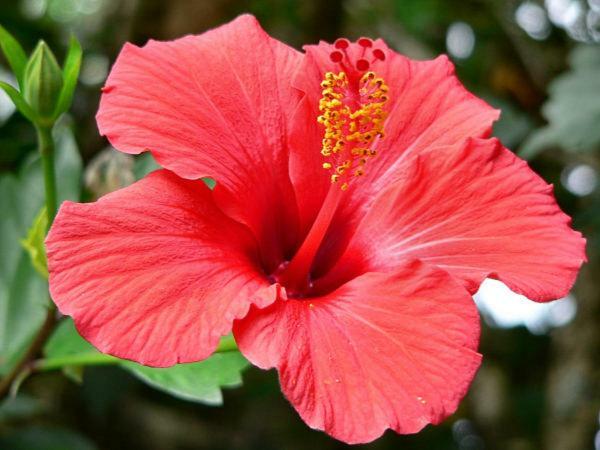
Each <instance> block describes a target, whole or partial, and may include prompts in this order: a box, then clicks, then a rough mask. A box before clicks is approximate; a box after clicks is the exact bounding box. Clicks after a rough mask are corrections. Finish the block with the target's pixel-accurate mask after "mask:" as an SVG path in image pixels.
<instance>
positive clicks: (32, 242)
mask: <svg viewBox="0 0 600 450" xmlns="http://www.w3.org/2000/svg"><path fill="white" fill-rule="evenodd" d="M47 229H48V214H47V212H46V207H43V208H42V209H41V210H40V212H39V213H38V215H37V216H36V218H35V219H34V220H33V225H32V226H31V228H30V229H29V233H27V237H26V238H25V239H21V245H22V246H23V248H24V249H25V250H26V251H27V253H29V257H30V258H31V264H33V267H34V269H35V270H37V271H38V273H39V274H40V275H41V276H42V277H44V278H48V266H47V265H46V247H45V246H44V239H45V237H46V230H47Z"/></svg>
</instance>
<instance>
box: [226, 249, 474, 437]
mask: <svg viewBox="0 0 600 450" xmlns="http://www.w3.org/2000/svg"><path fill="white" fill-rule="evenodd" d="M234 335H235V337H236V340H237V342H238V345H239V347H240V349H241V351H242V353H243V354H244V355H245V356H246V357H247V358H248V359H249V360H250V361H251V362H252V363H254V364H256V365H258V366H259V367H262V368H265V369H266V368H271V367H276V368H277V369H278V370H279V377H280V382H281V386H282V390H283V392H284V393H285V395H286V396H287V398H288V399H289V400H290V402H291V403H292V404H293V405H294V407H295V408H296V409H297V410H298V412H299V413H300V415H301V416H302V418H303V419H304V420H305V421H306V422H307V423H308V425H310V426H311V427H313V428H316V429H321V430H325V431H326V432H327V433H329V434H330V435H332V436H333V437H335V438H337V439H340V440H342V441H344V442H348V443H360V442H369V441H372V440H373V439H376V438H377V437H379V436H380V435H381V434H382V433H383V432H384V431H385V430H386V429H387V428H391V429H393V430H395V431H397V432H399V433H416V432H417V431H419V430H420V429H422V428H423V427H424V426H425V425H427V424H429V423H439V422H441V421H442V420H443V419H444V418H446V417H447V416H448V415H450V414H452V413H453V412H454V411H455V410H456V408H457V405H458V403H459V401H460V400H461V398H462V397H463V396H464V395H465V393H466V391H467V388H468V386H469V384H470V382H471V380H472V379H473V376H474V375H475V372H476V370H477V368H478V367H479V364H480V360H481V356H480V355H479V354H478V353H477V351H476V350H477V344H478V340H479V318H478V314H477V310H476V308H475V306H474V304H473V301H472V299H471V297H470V296H469V294H468V293H467V292H466V291H465V289H464V288H463V287H462V286H460V285H459V284H458V283H457V282H456V281H454V280H453V279H452V278H451V277H450V276H449V275H448V274H447V273H446V272H445V271H443V270H440V269H436V268H434V267H432V266H427V265H425V264H423V263H420V262H418V261H413V262H411V263H408V264H406V265H404V266H403V267H400V268H398V269H397V270H396V271H394V272H393V273H389V274H384V273H368V274H365V275H363V276H361V277H358V278H356V279H354V280H352V281H350V282H349V283H347V284H345V285H344V286H342V287H340V288H339V289H338V290H336V291H335V292H333V293H331V294H329V295H326V296H324V297H320V298H314V299H304V300H295V299H282V300H279V301H277V302H275V303H274V304H272V305H271V306H269V307H267V308H265V309H262V310H259V309H256V308H252V309H251V311H250V313H249V315H248V316H247V317H246V318H244V319H243V320H240V321H236V323H235V325H234Z"/></svg>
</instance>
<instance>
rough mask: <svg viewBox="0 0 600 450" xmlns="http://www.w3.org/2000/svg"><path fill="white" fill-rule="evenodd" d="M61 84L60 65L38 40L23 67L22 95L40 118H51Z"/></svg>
mask: <svg viewBox="0 0 600 450" xmlns="http://www.w3.org/2000/svg"><path fill="white" fill-rule="evenodd" d="M62 85H63V76H62V71H61V69H60V66H59V65H58V63H57V62H56V58H55V57H54V55H53V54H52V51H51V50H50V48H49V47H48V46H47V45H46V43H45V42H44V41H40V42H39V44H38V45H37V47H36V48H35V50H34V51H33V54H32V55H31V58H29V61H28V62H27V66H26V67H25V79H24V96H25V100H26V101H27V103H29V106H31V108H32V109H33V110H34V111H35V112H37V113H38V115H39V116H40V117H41V118H42V120H43V119H49V120H52V119H51V117H52V115H53V113H54V110H55V109H56V104H57V102H58V97H59V96H60V91H61V90H62Z"/></svg>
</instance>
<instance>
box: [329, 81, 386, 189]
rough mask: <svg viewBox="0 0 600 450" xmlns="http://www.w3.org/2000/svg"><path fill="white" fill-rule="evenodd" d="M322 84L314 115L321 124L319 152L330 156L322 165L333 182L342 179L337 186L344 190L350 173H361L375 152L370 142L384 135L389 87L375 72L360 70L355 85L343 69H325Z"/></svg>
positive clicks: (351, 175) (352, 175)
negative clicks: (321, 132) (339, 70)
mask: <svg viewBox="0 0 600 450" xmlns="http://www.w3.org/2000/svg"><path fill="white" fill-rule="evenodd" d="M353 83H354V84H353ZM321 88H322V97H321V99H320V101H319V111H320V112H321V115H319V116H318V117H317V121H318V122H319V123H320V124H321V125H323V127H324V139H323V141H322V149H321V154H322V155H323V156H324V157H325V158H331V159H330V160H329V161H326V162H324V163H323V168H324V169H325V170H328V171H331V172H330V174H331V175H330V176H331V182H332V183H338V182H340V181H343V182H342V183H341V184H340V189H342V190H344V191H345V190H346V189H348V188H349V186H350V184H349V183H350V180H351V177H361V176H363V175H364V173H365V172H364V169H363V167H364V165H365V164H366V163H367V160H368V159H369V158H372V157H374V156H375V155H376V154H377V152H376V151H375V150H374V149H372V148H371V146H372V145H373V143H374V142H376V139H375V138H379V139H382V138H383V136H384V132H383V126H384V121H385V119H386V116H387V113H386V111H385V110H384V107H385V104H386V102H387V101H388V96H387V95H386V94H387V92H388V90H389V89H388V86H387V85H386V84H385V82H384V80H383V79H382V78H378V77H377V76H376V74H375V73H374V72H366V73H365V74H363V75H362V77H361V78H360V80H359V82H358V86H356V82H355V81H354V82H352V81H351V80H349V79H348V76H347V75H346V74H345V73H344V72H339V73H337V74H335V73H333V72H327V73H326V74H325V79H324V80H323V81H322V82H321Z"/></svg>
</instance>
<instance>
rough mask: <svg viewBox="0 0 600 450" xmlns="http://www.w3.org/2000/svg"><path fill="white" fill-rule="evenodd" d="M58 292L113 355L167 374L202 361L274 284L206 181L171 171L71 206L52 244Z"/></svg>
mask: <svg viewBox="0 0 600 450" xmlns="http://www.w3.org/2000/svg"><path fill="white" fill-rule="evenodd" d="M46 248H47V251H48V264H49V272H50V292H51V295H52V298H53V300H54V301H55V303H56V304H57V305H58V308H59V310H60V311H61V312H62V313H63V314H66V315H69V316H72V317H73V319H74V320H75V324H76V326H77V328H78V330H79V332H80V333H81V334H82V336H83V337H85V338H86V339H87V340H89V341H90V342H91V343H92V344H94V346H96V347H97V348H98V349H99V350H101V351H102V352H105V353H109V354H112V355H115V356H118V357H121V358H127V359H132V360H135V361H138V362H140V363H142V364H145V365H150V366H158V367H165V366H170V365H173V364H175V363H181V362H192V361H199V360H201V359H204V358H206V357H207V356H209V355H210V354H211V353H212V352H213V351H214V349H215V348H216V346H217V344H218V341H219V338H220V337H221V336H223V335H225V334H228V333H229V332H230V331H231V325H232V323H233V320H234V319H235V318H239V317H243V316H244V315H245V314H246V312H247V310H248V308H249V306H250V304H251V303H256V304H257V305H259V306H264V305H266V304H268V303H269V302H271V301H274V299H275V298H276V295H275V294H273V295H271V297H270V298H269V296H268V295H260V296H254V295H253V293H254V292H255V291H257V290H258V289H260V288H262V287H263V286H264V285H266V284H267V283H266V282H265V281H262V279H261V278H262V277H261V276H260V274H259V273H258V272H257V270H256V269H255V258H256V257H255V253H256V251H255V244H254V241H253V238H252V236H251V234H250V233H249V231H248V230H247V229H246V228H245V227H244V226H242V225H240V224H238V223H235V222H233V221H232V220H231V219H229V218H228V217H226V216H225V215H224V214H223V213H222V212H221V211H220V210H219V209H218V208H217V207H216V206H215V204H214V202H213V200H212V193H211V191H210V190H209V189H208V188H207V187H206V186H205V185H204V183H202V182H201V181H187V180H183V179H181V178H179V177H177V176H176V175H174V174H173V173H171V172H168V171H166V170H161V171H157V172H154V173H152V174H150V175H149V176H148V177H146V178H145V179H143V180H141V181H139V182H137V183H135V184H133V185H132V186H130V187H127V188H125V189H122V190H119V191H116V192H114V193H112V194H109V195H107V196H105V197H102V198H101V199H100V200H98V201H97V202H95V203H87V204H80V203H71V202H65V203H63V205H62V207H61V209H60V211H59V213H58V216H57V217H56V220H55V222H54V225H53V226H52V229H51V231H50V234H49V235H48V238H47V239H46Z"/></svg>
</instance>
